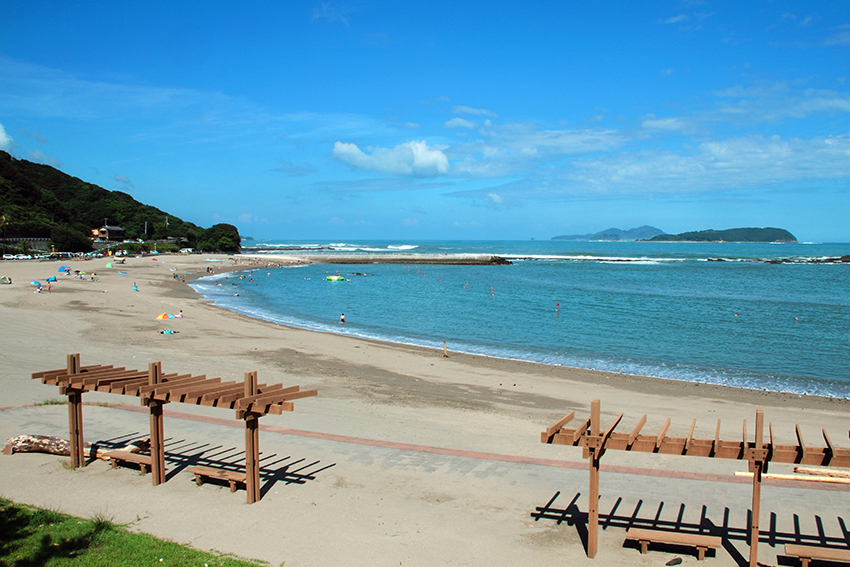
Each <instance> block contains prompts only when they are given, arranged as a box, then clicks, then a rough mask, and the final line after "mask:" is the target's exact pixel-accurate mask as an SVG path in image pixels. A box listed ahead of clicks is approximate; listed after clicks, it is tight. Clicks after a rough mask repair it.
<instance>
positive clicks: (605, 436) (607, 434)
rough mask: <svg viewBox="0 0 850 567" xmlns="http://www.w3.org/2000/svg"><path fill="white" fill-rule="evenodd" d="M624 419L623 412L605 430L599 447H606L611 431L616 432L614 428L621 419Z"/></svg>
mask: <svg viewBox="0 0 850 567" xmlns="http://www.w3.org/2000/svg"><path fill="white" fill-rule="evenodd" d="M621 419H623V414H622V412H621V413H620V415H618V416H617V419H615V420H614V423H612V424H611V427H609V428H608V429H606V430H605V433H603V434H602V441H600V443H599V448H600V449H603V448H604V447H605V442H606V441H607V440H608V437H610V436H611V433H613V432H614V428H615V427H617V425H618V424H619V423H620V420H621Z"/></svg>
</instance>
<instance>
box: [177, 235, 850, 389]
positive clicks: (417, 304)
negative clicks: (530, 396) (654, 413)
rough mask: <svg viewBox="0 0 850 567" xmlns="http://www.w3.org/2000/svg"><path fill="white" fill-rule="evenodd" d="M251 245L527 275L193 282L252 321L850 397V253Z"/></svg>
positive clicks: (284, 274) (381, 270) (288, 275)
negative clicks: (472, 260)
mask: <svg viewBox="0 0 850 567" xmlns="http://www.w3.org/2000/svg"><path fill="white" fill-rule="evenodd" d="M243 246H250V247H252V248H259V249H262V250H264V251H268V252H274V253H277V254H281V253H282V254H294V255H298V254H305V253H310V254H311V255H316V254H340V253H345V254H350V255H366V254H368V255H370V256H371V255H376V254H378V255H380V254H399V253H404V254H413V255H416V254H423V255H424V254H441V255H443V254H449V255H458V254H469V255H479V254H493V255H498V256H501V257H504V258H506V259H508V260H510V261H511V262H512V265H505V266H499V265H494V266H456V265H426V264H422V265H420V264H417V263H416V261H415V259H412V260H411V261H410V263H409V264H340V265H334V264H314V265H308V266H298V267H285V268H273V269H260V268H256V269H251V270H246V269H243V268H241V267H240V268H237V270H238V271H237V272H236V273H233V272H230V271H229V270H231V269H232V267H231V266H230V265H229V264H226V265H227V271H226V272H225V271H224V270H222V272H221V273H218V274H216V275H215V276H211V277H207V278H203V279H200V280H197V281H195V282H194V283H193V284H192V285H193V287H194V288H195V289H196V290H197V291H198V292H199V293H201V294H203V295H204V296H206V297H208V298H209V299H211V300H213V301H214V302H215V304H216V305H218V306H221V307H223V308H226V309H231V310H233V311H236V312H239V313H243V314H246V315H249V316H252V317H258V318H261V319H266V320H269V321H273V322H276V323H280V324H284V325H290V326H294V327H301V328H305V329H312V330H316V331H323V332H329V333H337V334H341V335H348V336H354V337H363V338H369V339H376V340H381V341H389V342H395V343H402V344H410V345H420V346H426V347H433V348H439V349H442V348H443V341H445V342H446V343H448V348H449V350H450V351H454V352H464V353H472V354H480V355H485V356H490V357H498V358H508V359H517V360H526V361H531V362H537V363H541V364H550V365H562V366H570V367H578V368H590V369H596V370H603V371H609V372H619V373H625V374H633V375H641V376H653V377H658V378H666V379H672V380H684V381H689V382H702V383H712V384H723V385H728V386H736V387H741V388H751V389H765V390H773V391H781V392H792V393H798V394H816V395H822V396H831V397H838V398H850V263H836V262H824V261H823V260H824V259H827V258H836V257H840V256H845V255H849V254H850V244H744V243H681V242H668V243H650V242H571V241H522V242H519V241H427V242H383V241H367V242H350V243H339V242H337V243H317V242H292V241H285V242H284V241H262V242H255V241H248V242H243ZM328 275H340V276H343V278H344V280H343V281H337V282H331V281H327V280H326V277H327V276H328ZM218 284H221V285H218ZM237 294H238V295H237ZM343 313H344V314H345V319H346V324H345V325H344V326H343V325H341V324H340V323H339V318H340V315H341V314H343Z"/></svg>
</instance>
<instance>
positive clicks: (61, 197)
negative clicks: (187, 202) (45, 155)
mask: <svg viewBox="0 0 850 567" xmlns="http://www.w3.org/2000/svg"><path fill="white" fill-rule="evenodd" d="M107 219H108V223H109V224H110V225H113V226H120V227H122V228H123V229H124V230H125V231H126V237H127V238H128V239H137V238H140V239H144V240H157V239H158V240H162V239H167V238H178V239H185V241H186V246H189V247H193V248H199V249H202V250H208V251H213V250H220V251H229V252H232V251H237V250H238V249H239V242H240V237H239V232H238V230H237V229H236V227H235V226H233V225H229V224H218V225H215V226H213V227H212V228H209V229H203V228H201V227H198V226H196V225H195V224H192V223H190V222H186V221H183V220H182V219H180V218H178V217H176V216H174V215H170V214H168V213H166V212H165V211H162V210H160V209H157V208H156V207H152V206H150V205H145V204H143V203H140V202H138V201H136V200H135V199H133V197H131V196H130V195H128V194H127V193H122V192H121V191H108V190H106V189H104V188H102V187H98V186H97V185H92V184H91V183H86V182H85V181H82V180H81V179H78V178H76V177H71V176H70V175H67V174H65V173H63V172H61V171H59V170H57V169H55V168H53V167H50V166H47V165H41V164H37V163H32V162H29V161H26V160H18V159H15V158H13V157H12V156H11V155H9V154H8V153H6V152H3V151H0V237H2V238H16V237H33V238H50V239H51V240H53V241H54V244H56V245H57V248H60V249H63V250H68V251H83V250H85V249H87V247H88V248H90V245H88V236H89V234H90V232H91V229H92V228H96V227H100V226H102V225H103V224H104V222H105V221H106V220H107ZM146 226H147V232H146V231H145V230H146Z"/></svg>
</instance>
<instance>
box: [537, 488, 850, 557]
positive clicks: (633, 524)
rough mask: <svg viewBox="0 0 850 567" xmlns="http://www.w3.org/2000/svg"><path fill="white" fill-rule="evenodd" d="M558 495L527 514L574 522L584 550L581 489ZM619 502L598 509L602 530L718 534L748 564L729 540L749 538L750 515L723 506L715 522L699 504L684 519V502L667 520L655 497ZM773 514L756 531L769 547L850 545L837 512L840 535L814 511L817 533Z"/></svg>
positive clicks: (660, 546)
mask: <svg viewBox="0 0 850 567" xmlns="http://www.w3.org/2000/svg"><path fill="white" fill-rule="evenodd" d="M560 495H561V492H560V491H558V492H556V493H555V494H554V496H552V498H551V499H550V500H549V501H548V502H547V503H546V504H545V505H543V506H537V507H536V508H535V512H532V514H531V517H532V518H534V519H535V521H540V520H555V521H556V523H557V524H559V525H560V524H561V523H564V522H566V524H567V525H569V526H575V528H576V532H577V533H578V536H579V537H580V538H581V541H582V545H584V548H585V550H587V545H588V514H587V512H582V511H581V510H579V508H578V505H577V502H578V499H579V498H580V497H581V493H580V492H577V493H576V494H575V496H573V498H572V500H571V501H570V502H569V503H568V504H567V505H566V506H563V505H559V506H555V505H554V504H555V500H557V499H558V497H559V496H560ZM622 502H623V499H622V498H617V500H616V502H615V503H614V504H613V506H612V507H611V510H610V511H609V512H607V513H605V512H602V511H600V512H599V526H600V527H601V528H602V529H603V530H606V529H608V528H609V527H611V528H621V529H625V530H628V529H630V528H642V529H653V530H658V531H670V532H677V533H683V534H699V535H712V536H719V537H720V538H721V539H722V541H723V549H724V550H725V551H726V552H727V553H728V554H729V556H730V557H731V558H732V560H733V561H735V563H736V564H738V565H740V566H741V567H744V566H746V565H749V560H748V558H746V557H744V556H743V555H741V553H740V552H739V551H738V549H737V548H736V547H735V546H734V545H732V542H733V541H743V542H747V544H749V543H750V541H749V533H750V532H749V529H748V526H749V525H750V521H751V519H750V517H749V512H748V517H747V519H746V521H745V522H743V524H742V525H740V526H738V525H734V524H732V523H730V521H729V516H730V510H729V508H728V507H724V509H723V514H722V520H721V522H720V524H717V523H715V522H714V521H713V520H712V519H711V518H709V516H708V507H707V506H702V509H701V511H700V518H699V521H698V522H685V521H684V515H685V504H684V503H680V504H679V510H678V514H677V516H676V519H675V520H667V519H662V518H661V513H662V510H663V509H664V507H665V505H666V503H665V502H664V501H659V502H658V506H657V508H655V509H654V510H647V511H644V512H642V511H641V509H642V508H644V501H643V500H642V499H641V500H638V501H637V504H636V505H635V507H634V510H632V511H631V513H629V514H623V513H620V512H619V509H620V506H621V504H622ZM777 519H778V518H777V515H776V514H775V513H774V512H771V513H770V519H769V525H768V529H767V530H760V531H759V543H767V544H768V545H770V547H772V548H775V547H777V546H780V545H784V544H787V543H791V544H800V545H817V546H819V547H824V548H834V549H842V550H847V549H850V531H848V528H847V521H846V520H845V519H844V518H842V517H841V516H837V517H836V521H837V523H838V526H839V528H840V530H841V534H842V535H841V536H837V537H836V536H829V535H827V534H826V530H825V528H824V523H823V519H822V518H821V516H819V515H818V514H815V515H814V521H815V525H816V526H817V533H804V532H803V531H802V530H801V528H800V516H799V515H798V514H794V515H793V517H792V523H793V525H794V531H793V532H787V531H780V530H779V529H778V528H777ZM623 547H630V548H638V547H639V546H638V544H637V542H634V541H631V540H626V542H625V543H624V544H623ZM657 548H658V549H668V550H670V551H680V550H682V548H680V547H678V546H675V545H670V544H657ZM795 561H796V562H795ZM779 563H780V564H783V565H796V564H798V563H799V559H797V560H793V559H790V558H789V559H787V562H784V560H782V559H779Z"/></svg>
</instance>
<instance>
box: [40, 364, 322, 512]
mask: <svg viewBox="0 0 850 567" xmlns="http://www.w3.org/2000/svg"><path fill="white" fill-rule="evenodd" d="M32 377H33V378H34V379H40V380H41V381H42V383H44V384H50V385H55V386H59V392H60V394H62V395H67V396H68V418H69V433H70V440H69V445H70V457H71V468H77V467H80V466H85V465H86V464H88V462H91V459H92V458H96V457H97V455H98V450H97V446H96V444H95V445H92V450H91V454H90V455H89V458H86V455H85V443H84V441H83V401H82V396H83V394H84V393H85V392H92V391H98V392H110V393H114V394H123V395H129V396H136V397H138V398H140V399H141V400H142V405H145V406H147V407H148V408H149V411H150V456H149V457H148V456H147V455H145V456H144V458H140V457H132V458H127V459H123V460H125V461H127V460H129V461H131V462H134V463H137V464H139V466H140V468H141V469H142V471H144V470H145V468H146V467H147V466H150V469H151V473H152V474H151V480H152V483H153V485H154V486H157V485H159V484H162V483H163V482H165V481H166V480H167V479H168V478H173V477H174V475H175V474H177V473H179V472H181V471H183V470H185V469H186V468H187V467H189V466H190V465H192V464H196V465H198V467H197V468H195V470H194V471H192V472H194V473H195V476H196V478H198V479H200V478H201V476H209V475H210V474H211V475H212V476H218V477H220V476H222V475H224V477H225V478H229V482H230V484H231V489H232V490H235V486H236V483H237V482H243V483H245V491H246V492H247V494H248V503H249V504H253V503H254V502H256V501H257V500H259V499H260V497H261V496H260V491H261V488H262V486H261V484H260V476H261V471H260V467H261V463H260V448H259V443H260V437H259V433H260V424H259V420H260V418H261V417H263V416H265V415H268V414H269V413H272V414H277V415H280V414H281V413H282V412H284V411H292V410H293V409H294V405H293V401H294V400H297V399H301V398H307V397H312V396H315V395H316V394H317V391H316V390H301V387H300V386H290V387H284V385H283V384H280V383H278V384H271V385H269V384H260V383H259V382H258V380H257V373H256V372H246V373H245V379H244V381H243V382H242V383H239V382H222V380H221V378H207V376H206V375H200V376H193V375H191V374H182V375H181V374H177V373H172V374H164V373H163V372H162V364H161V363H160V362H152V363H150V364H148V370H147V372H144V371H140V370H127V369H125V368H124V367H120V368H115V367H113V366H112V365H107V366H104V365H99V364H97V365H90V366H81V364H80V355H79V354H69V355H68V356H67V365H66V368H60V369H57V370H46V371H42V372H35V373H33V375H32ZM171 402H178V403H187V404H194V405H203V406H210V407H217V408H222V409H225V408H226V409H232V410H236V418H237V419H240V420H244V421H245V459H244V460H245V466H244V469H245V471H244V474H238V475H236V476H235V477H234V475H231V474H229V473H231V472H233V471H229V470H228V469H227V468H223V469H222V468H219V470H218V471H216V470H215V467H213V466H210V465H213V464H215V461H213V460H212V459H210V458H209V455H204V450H201V448H202V447H205V446H206V445H201V446H195V449H196V450H195V451H194V452H192V453H191V454H187V455H182V456H181V458H180V459H178V463H177V467H176V468H174V469H173V470H172V471H171V473H170V475H169V476H166V473H167V471H166V467H165V462H166V455H165V445H166V438H165V427H164V419H163V416H164V412H163V406H165V405H166V404H168V403H171ZM132 436H133V434H125V435H121V436H118V437H116V438H113V439H110V440H107V441H103V442H101V445H102V446H103V447H104V448H106V447H109V446H110V445H112V446H113V447H114V448H115V449H117V448H119V447H118V446H117V445H118V443H119V441H121V440H125V439H129V438H132ZM181 442H182V443H185V440H184V441H181ZM122 444H124V443H122ZM188 448H191V447H188ZM188 448H187V449H188ZM125 456H126V455H125ZM120 457H121V456H119V455H117V454H110V455H109V458H110V459H111V460H112V461H113V466H114V465H115V462H116V461H118V460H122V459H121V458H120ZM171 458H172V459H173V458H174V455H173V453H172V455H171ZM202 460H206V461H207V462H208V465H207V466H206V467H202V466H200V464H201V461H202ZM218 462H222V463H224V464H225V466H229V463H227V462H226V461H223V460H222V459H219V461H218ZM198 469H204V470H198ZM274 472H275V474H273V475H272V477H273V478H281V479H287V478H292V479H298V478H300V477H304V478H306V477H307V476H309V475H297V474H296V475H294V476H292V475H291V474H290V473H289V472H287V469H286V468H284V470H283V471H282V472H281V471H274ZM275 475H276V476H275ZM295 481H296V480H292V482H295ZM199 482H200V480H199Z"/></svg>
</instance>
